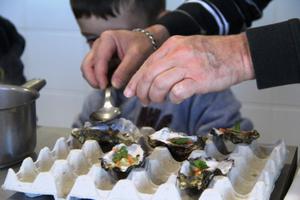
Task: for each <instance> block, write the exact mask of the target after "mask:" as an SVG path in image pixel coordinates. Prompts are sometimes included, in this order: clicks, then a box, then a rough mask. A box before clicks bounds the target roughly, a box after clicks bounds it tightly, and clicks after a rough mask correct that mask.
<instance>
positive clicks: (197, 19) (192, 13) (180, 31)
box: [157, 0, 271, 35]
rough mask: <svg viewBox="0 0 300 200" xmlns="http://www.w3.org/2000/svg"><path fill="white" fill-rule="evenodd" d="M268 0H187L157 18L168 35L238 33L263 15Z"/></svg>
mask: <svg viewBox="0 0 300 200" xmlns="http://www.w3.org/2000/svg"><path fill="white" fill-rule="evenodd" d="M270 1H271V0H226V1H225V0H187V1H185V2H184V3H183V4H182V5H181V6H179V7H178V8H177V9H176V10H174V11H172V12H170V13H168V14H166V15H165V16H163V17H162V18H160V19H159V20H158V22H157V23H158V24H161V25H163V26H165V27H166V28H167V29H168V31H169V33H170V35H193V34H205V35H227V34H234V33H239V32H241V31H243V30H245V28H246V27H249V26H250V25H251V23H252V21H254V20H256V19H259V18H260V17H261V16H262V10H263V9H264V8H265V7H266V6H267V5H268V3H269V2H270Z"/></svg>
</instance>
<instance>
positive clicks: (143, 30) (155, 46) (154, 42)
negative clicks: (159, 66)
mask: <svg viewBox="0 0 300 200" xmlns="http://www.w3.org/2000/svg"><path fill="white" fill-rule="evenodd" d="M132 31H133V32H141V33H144V34H145V35H146V36H147V37H148V38H149V40H150V42H151V44H152V47H153V49H154V51H155V50H156V49H157V42H156V40H155V38H154V36H153V35H152V33H150V32H149V31H147V30H145V29H141V28H135V29H133V30H132Z"/></svg>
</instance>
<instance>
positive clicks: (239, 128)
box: [233, 122, 241, 132]
mask: <svg viewBox="0 0 300 200" xmlns="http://www.w3.org/2000/svg"><path fill="white" fill-rule="evenodd" d="M233 130H234V131H237V132H240V131H241V122H236V123H235V124H234V126H233Z"/></svg>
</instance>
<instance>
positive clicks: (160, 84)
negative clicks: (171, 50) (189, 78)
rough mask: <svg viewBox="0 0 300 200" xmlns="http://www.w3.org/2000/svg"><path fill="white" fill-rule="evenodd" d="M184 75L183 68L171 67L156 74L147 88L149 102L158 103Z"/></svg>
mask: <svg viewBox="0 0 300 200" xmlns="http://www.w3.org/2000/svg"><path fill="white" fill-rule="evenodd" d="M184 77H185V71H184V69H183V68H178V67H173V68H171V69H169V70H167V71H165V72H163V73H161V74H160V75H159V76H157V77H156V78H155V79H154V81H153V83H152V85H151V87H150V90H149V95H148V96H149V99H150V101H151V102H156V103H160V102H163V101H164V100H165V97H166V96H167V95H168V93H169V92H170V90H171V89H172V88H173V86H174V85H176V84H177V83H178V82H180V81H182V80H183V79H184Z"/></svg>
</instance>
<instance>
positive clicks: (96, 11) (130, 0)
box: [70, 0, 165, 45]
mask: <svg viewBox="0 0 300 200" xmlns="http://www.w3.org/2000/svg"><path fill="white" fill-rule="evenodd" d="M70 1H71V6H72V10H73V13H74V15H75V17H76V19H77V22H78V24H79V27H80V30H81V33H82V34H83V35H84V36H85V37H86V39H87V42H88V43H89V44H90V45H91V44H92V43H93V41H94V40H95V39H96V38H97V37H98V36H100V35H101V33H102V32H104V31H106V30H114V29H128V30H132V29H134V28H145V27H147V26H149V25H151V24H152V23H153V22H154V21H155V20H156V19H157V18H158V16H159V15H160V14H162V13H163V12H164V11H165V0H70Z"/></svg>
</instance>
